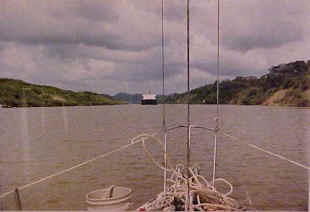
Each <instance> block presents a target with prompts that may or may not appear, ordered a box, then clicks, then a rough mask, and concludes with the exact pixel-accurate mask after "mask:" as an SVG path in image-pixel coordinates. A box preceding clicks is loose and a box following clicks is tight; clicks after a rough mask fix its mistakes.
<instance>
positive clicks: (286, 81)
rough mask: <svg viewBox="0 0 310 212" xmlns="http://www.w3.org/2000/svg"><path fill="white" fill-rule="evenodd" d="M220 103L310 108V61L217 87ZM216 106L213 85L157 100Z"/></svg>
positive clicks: (276, 67) (227, 82)
mask: <svg viewBox="0 0 310 212" xmlns="http://www.w3.org/2000/svg"><path fill="white" fill-rule="evenodd" d="M219 89H220V104H242V105H287V106H300V107H305V106H308V107H309V106H310V61H308V62H307V63H306V62H304V61H296V62H293V63H288V64H282V65H278V66H274V67H272V68H270V69H269V73H268V74H266V75H264V76H262V77H260V78H257V77H251V76H250V77H236V78H235V79H233V80H224V81H222V82H220V84H219ZM187 98H190V100H189V101H190V103H192V104H216V82H215V83H213V84H209V85H205V86H203V87H199V88H196V89H193V90H191V91H190V95H189V97H188V93H182V94H173V95H169V96H167V97H164V98H163V97H161V101H165V102H166V103H186V102H187Z"/></svg>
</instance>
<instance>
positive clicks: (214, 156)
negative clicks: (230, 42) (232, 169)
mask: <svg viewBox="0 0 310 212" xmlns="http://www.w3.org/2000/svg"><path fill="white" fill-rule="evenodd" d="M219 84H220V0H217V59H216V118H215V121H216V123H215V133H214V151H213V175H212V176H213V179H212V183H213V186H214V182H215V174H216V153H217V152H216V151H217V132H218V131H219V128H220V126H219V121H220V105H219V102H220V101H219V99H220V89H219Z"/></svg>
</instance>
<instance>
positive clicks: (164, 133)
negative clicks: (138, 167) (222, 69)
mask: <svg viewBox="0 0 310 212" xmlns="http://www.w3.org/2000/svg"><path fill="white" fill-rule="evenodd" d="M161 56H162V74H163V75H162V77H163V81H162V83H163V84H162V98H163V102H162V108H163V109H162V128H163V142H164V163H165V170H164V193H165V194H166V191H167V128H166V105H165V100H164V98H165V37H164V0H162V1H161Z"/></svg>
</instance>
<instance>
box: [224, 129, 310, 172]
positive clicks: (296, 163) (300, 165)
mask: <svg viewBox="0 0 310 212" xmlns="http://www.w3.org/2000/svg"><path fill="white" fill-rule="evenodd" d="M222 134H223V135H225V136H227V137H230V138H233V139H235V140H237V141H238V140H240V139H238V138H237V137H235V136H233V135H230V134H227V133H222ZM247 145H248V146H250V147H252V148H255V149H257V150H260V151H262V152H264V153H267V154H269V155H272V156H274V157H277V158H279V159H282V160H285V161H288V162H290V163H292V164H295V165H296V166H299V167H302V168H304V169H307V170H310V167H309V166H306V165H303V164H301V163H298V162H296V161H293V160H291V159H289V158H286V157H284V156H282V155H279V154H276V153H273V152H270V151H268V150H265V149H263V148H260V147H258V146H256V145H254V144H247Z"/></svg>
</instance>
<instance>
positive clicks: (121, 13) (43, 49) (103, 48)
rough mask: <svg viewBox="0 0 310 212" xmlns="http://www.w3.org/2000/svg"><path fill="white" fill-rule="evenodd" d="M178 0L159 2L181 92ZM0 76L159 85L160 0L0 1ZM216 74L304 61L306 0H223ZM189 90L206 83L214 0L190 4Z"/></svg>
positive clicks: (97, 85)
mask: <svg viewBox="0 0 310 212" xmlns="http://www.w3.org/2000/svg"><path fill="white" fill-rule="evenodd" d="M185 3H186V1H185V0H165V6H164V10H165V22H164V29H165V42H166V47H165V55H166V77H167V81H166V87H167V90H166V93H173V92H183V91H184V90H185V89H186V63H185V62H186V32H185V29H186V28H185V27H186V22H185V21H186V20H185ZM0 4H1V7H0V78H2V77H8V78H15V79H22V80H25V81H28V82H32V83H39V84H48V85H54V86H58V87H61V88H65V89H73V90H91V91H95V92H100V93H107V94H116V93H117V92H120V91H124V92H130V93H136V92H137V93H144V92H148V91H149V90H150V91H151V92H154V93H160V92H161V83H162V82H161V77H162V73H161V0H91V1H89V0H44V1H42V0H1V2H0ZM221 11H222V13H221V47H220V48H221V79H231V78H234V77H235V76H237V75H242V76H247V75H255V76H261V75H263V74H265V73H267V71H268V68H269V67H270V66H272V65H277V64H280V63H286V62H291V61H295V60H309V59H310V13H309V11H310V2H309V0H298V1H294V0H272V1H271V0H222V1H221ZM190 13H191V15H190V16H191V23H190V34H191V83H190V84H191V88H195V87H198V86H201V85H204V84H207V83H210V82H214V80H215V78H216V76H215V73H216V70H215V68H216V55H217V53H216V50H217V46H216V45H217V28H216V24H217V1H216V0H191V1H190Z"/></svg>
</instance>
